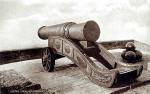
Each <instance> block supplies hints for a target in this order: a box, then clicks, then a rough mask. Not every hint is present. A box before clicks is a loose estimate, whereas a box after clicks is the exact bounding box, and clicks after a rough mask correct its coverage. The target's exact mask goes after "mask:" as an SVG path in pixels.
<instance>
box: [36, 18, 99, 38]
mask: <svg viewBox="0 0 150 94" xmlns="http://www.w3.org/2000/svg"><path fill="white" fill-rule="evenodd" d="M38 35H39V37H40V38H42V39H48V37H50V36H65V37H67V38H70V39H76V40H86V41H96V40H97V39H98V38H99V35H100V28H99V26H98V24H97V23H96V22H94V21H87V22H85V23H80V24H76V23H74V22H67V23H63V24H58V25H52V26H43V27H41V28H40V29H39V30H38Z"/></svg>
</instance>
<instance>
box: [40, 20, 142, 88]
mask: <svg viewBox="0 0 150 94" xmlns="http://www.w3.org/2000/svg"><path fill="white" fill-rule="evenodd" d="M38 35H39V37H40V38H41V39H48V48H46V49H44V51H43V58H42V64H43V67H44V69H45V70H46V71H49V72H51V71H53V70H54V65H55V60H56V59H58V58H61V57H64V56H65V57H67V58H69V59H70V60H72V61H73V62H74V63H75V64H76V65H77V66H78V67H79V68H80V69H81V71H82V72H83V73H84V74H85V75H86V76H87V77H88V78H89V79H90V80H91V81H92V82H93V83H95V84H97V85H99V86H103V87H112V86H115V85H117V84H118V83H121V82H126V81H133V80H135V79H136V78H137V77H139V76H140V75H141V73H142V70H143V66H142V65H139V64H136V65H129V64H124V63H122V62H119V61H118V60H117V59H116V58H115V57H114V56H113V55H112V54H111V53H110V52H109V51H107V49H105V48H104V47H103V46H102V45H101V44H100V43H97V42H96V40H97V39H98V38H99V35H100V28H99V26H98V24H97V23H96V22H94V21H87V22H85V23H80V24H76V23H73V22H67V23H63V24H58V25H53V26H43V27H41V28H40V29H39V31H38ZM91 57H93V58H94V59H96V62H98V63H101V64H102V65H104V67H105V68H103V69H102V68H101V67H100V66H99V65H98V64H96V63H95V61H94V60H92V59H91Z"/></svg>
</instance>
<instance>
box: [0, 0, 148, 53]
mask: <svg viewBox="0 0 150 94" xmlns="http://www.w3.org/2000/svg"><path fill="white" fill-rule="evenodd" d="M88 20H94V21H96V22H97V23H98V25H99V27H100V29H101V34H100V37H99V39H98V41H110V40H126V39H135V40H138V41H141V42H144V43H147V44H150V0H0V21H1V22H0V43H1V45H0V51H2V50H11V49H23V48H33V47H43V46H47V45H48V43H47V40H46V41H44V40H42V39H40V38H39V37H38V35H37V31H38V29H39V28H40V27H41V26H48V25H54V24H60V23H64V22H70V21H72V22H75V23H82V22H86V21H88Z"/></svg>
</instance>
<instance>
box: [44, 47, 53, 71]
mask: <svg viewBox="0 0 150 94" xmlns="http://www.w3.org/2000/svg"><path fill="white" fill-rule="evenodd" d="M42 65H43V68H44V70H45V71H48V72H52V71H54V66H55V55H54V52H53V50H52V49H50V48H45V49H44V50H43V57H42Z"/></svg>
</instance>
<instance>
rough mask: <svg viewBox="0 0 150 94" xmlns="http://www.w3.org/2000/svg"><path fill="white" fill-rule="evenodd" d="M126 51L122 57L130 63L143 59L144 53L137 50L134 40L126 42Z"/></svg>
mask: <svg viewBox="0 0 150 94" xmlns="http://www.w3.org/2000/svg"><path fill="white" fill-rule="evenodd" d="M125 47H126V49H125V51H123V52H122V54H121V57H122V58H123V60H125V61H127V62H128V63H135V62H138V61H141V60H142V53H141V52H140V51H138V50H136V47H135V45H134V43H133V42H128V43H127V44H126V46H125Z"/></svg>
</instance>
